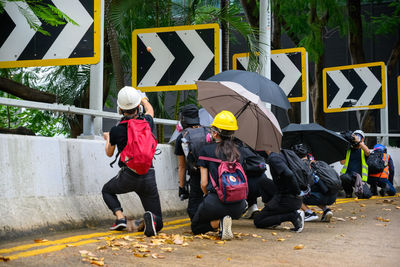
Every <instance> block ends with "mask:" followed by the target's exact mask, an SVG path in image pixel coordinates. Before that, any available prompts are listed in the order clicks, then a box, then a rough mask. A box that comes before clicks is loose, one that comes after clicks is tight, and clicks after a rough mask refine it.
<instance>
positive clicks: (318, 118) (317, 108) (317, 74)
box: [312, 53, 325, 126]
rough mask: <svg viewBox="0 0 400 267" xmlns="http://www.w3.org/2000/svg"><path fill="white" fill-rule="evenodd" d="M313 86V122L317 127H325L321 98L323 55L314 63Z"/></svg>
mask: <svg viewBox="0 0 400 267" xmlns="http://www.w3.org/2000/svg"><path fill="white" fill-rule="evenodd" d="M314 67H315V69H314V81H315V82H314V84H313V87H314V88H313V89H312V91H313V92H314V93H313V95H314V97H313V99H314V101H313V102H314V103H313V107H314V110H313V115H314V122H316V123H318V124H319V125H322V126H325V115H324V110H323V96H322V70H323V68H324V53H322V54H321V55H319V57H318V58H317V61H316V62H315V63H314Z"/></svg>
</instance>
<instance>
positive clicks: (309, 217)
mask: <svg viewBox="0 0 400 267" xmlns="http://www.w3.org/2000/svg"><path fill="white" fill-rule="evenodd" d="M316 220H318V215H317V214H315V212H312V213H308V212H305V213H304V221H305V222H312V221H316Z"/></svg>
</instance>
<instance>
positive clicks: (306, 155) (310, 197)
mask: <svg viewBox="0 0 400 267" xmlns="http://www.w3.org/2000/svg"><path fill="white" fill-rule="evenodd" d="M291 149H292V150H293V151H294V153H296V155H297V156H299V158H301V159H302V160H303V161H305V162H306V163H307V165H308V166H309V167H310V169H312V168H311V166H312V165H311V164H314V162H315V160H314V157H313V156H312V151H311V148H310V147H309V146H307V145H306V144H303V143H299V144H296V145H293V146H292V147H291ZM337 193H338V192H337V191H335V192H331V191H329V189H328V187H327V186H326V185H325V183H324V182H323V181H322V180H321V179H320V178H319V177H318V176H317V175H315V173H314V184H313V185H312V186H311V192H309V193H308V194H306V195H305V196H304V198H303V205H302V207H301V209H302V210H304V213H305V219H304V221H306V222H311V221H316V220H318V215H317V214H316V213H315V212H313V211H312V210H311V209H310V208H309V207H308V206H307V205H313V206H318V207H319V208H321V209H322V211H323V213H322V216H321V222H330V221H331V218H332V217H333V213H332V211H331V209H330V208H329V207H328V205H332V204H333V203H335V201H336V198H337Z"/></svg>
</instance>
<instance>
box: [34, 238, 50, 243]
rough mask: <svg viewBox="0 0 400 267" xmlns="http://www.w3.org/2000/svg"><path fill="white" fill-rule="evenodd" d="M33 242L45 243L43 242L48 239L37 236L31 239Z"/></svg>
mask: <svg viewBox="0 0 400 267" xmlns="http://www.w3.org/2000/svg"><path fill="white" fill-rule="evenodd" d="M33 241H34V242H35V243H45V242H49V240H47V239H43V238H39V239H35V240H33Z"/></svg>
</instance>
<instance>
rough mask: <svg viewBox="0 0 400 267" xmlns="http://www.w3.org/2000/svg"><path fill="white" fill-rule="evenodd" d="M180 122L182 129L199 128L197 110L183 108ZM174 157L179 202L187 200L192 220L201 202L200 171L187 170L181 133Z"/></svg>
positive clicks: (191, 105)
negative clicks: (175, 157) (187, 182)
mask: <svg viewBox="0 0 400 267" xmlns="http://www.w3.org/2000/svg"><path fill="white" fill-rule="evenodd" d="M180 121H181V124H182V127H183V129H186V128H188V127H191V128H198V127H200V118H199V110H198V109H197V106H196V105H194V104H189V105H186V106H184V107H183V108H182V111H181V113H180ZM175 155H177V157H178V176H179V197H180V198H181V200H184V199H187V198H189V203H188V207H187V213H188V215H189V217H190V219H192V218H193V216H194V214H195V213H196V210H197V207H198V206H199V205H200V203H201V201H202V200H203V191H202V190H201V188H200V169H198V168H189V167H188V164H186V157H185V153H184V151H183V148H182V133H180V134H179V135H178V137H177V139H176V143H175ZM186 171H187V172H188V174H189V176H190V180H189V188H190V193H189V192H188V190H187V186H186Z"/></svg>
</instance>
